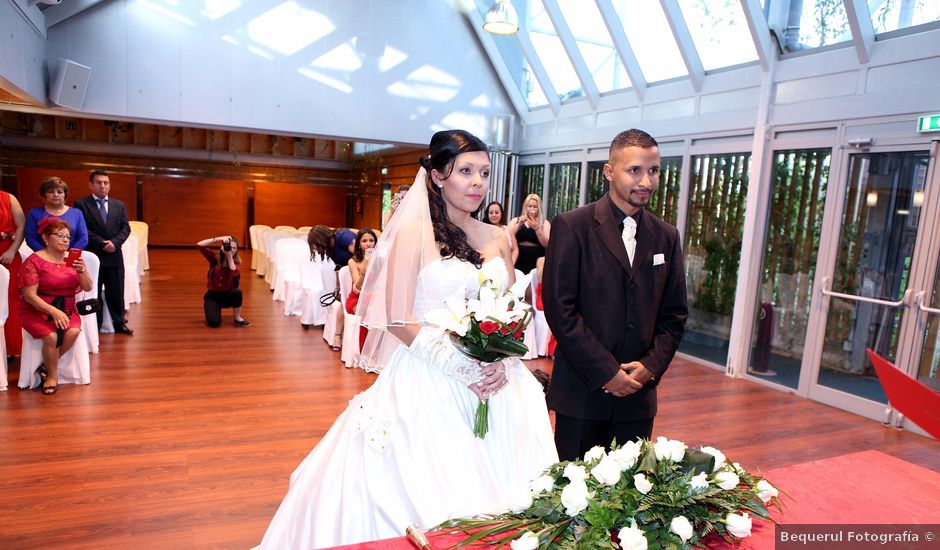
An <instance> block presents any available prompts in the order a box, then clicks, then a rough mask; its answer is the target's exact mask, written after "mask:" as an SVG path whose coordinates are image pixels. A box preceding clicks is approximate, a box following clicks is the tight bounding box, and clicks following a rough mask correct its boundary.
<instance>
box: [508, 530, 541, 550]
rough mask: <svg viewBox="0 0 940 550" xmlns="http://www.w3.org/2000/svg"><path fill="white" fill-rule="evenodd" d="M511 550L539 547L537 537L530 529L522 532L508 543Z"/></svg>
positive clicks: (531, 549)
mask: <svg viewBox="0 0 940 550" xmlns="http://www.w3.org/2000/svg"><path fill="white" fill-rule="evenodd" d="M509 547H510V548H512V550H535V549H536V548H538V547H539V538H538V537H537V536H535V533H533V532H532V531H526V532H524V533H522V536H521V537H519V538H517V539H516V540H514V541H512V542H510V543H509Z"/></svg>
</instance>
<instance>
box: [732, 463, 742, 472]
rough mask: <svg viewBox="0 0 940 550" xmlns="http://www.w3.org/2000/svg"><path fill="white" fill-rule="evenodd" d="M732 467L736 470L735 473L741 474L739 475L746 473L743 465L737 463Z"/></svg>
mask: <svg viewBox="0 0 940 550" xmlns="http://www.w3.org/2000/svg"><path fill="white" fill-rule="evenodd" d="M731 466H732V467H733V468H734V471H735V472H737V473H739V474H743V473H745V471H744V468H742V467H741V465H740V464H738V463H737V462H733V463H732V464H731Z"/></svg>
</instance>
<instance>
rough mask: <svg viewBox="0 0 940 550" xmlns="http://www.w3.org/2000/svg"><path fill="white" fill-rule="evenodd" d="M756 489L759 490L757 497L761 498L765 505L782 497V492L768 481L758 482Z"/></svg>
mask: <svg viewBox="0 0 940 550" xmlns="http://www.w3.org/2000/svg"><path fill="white" fill-rule="evenodd" d="M755 489H757V496H758V497H760V499H761V500H762V501H763V502H764V504H767V503H768V502H770V499H772V498H774V497H776V496H780V491H778V490H777V488H776V487H774V486H773V485H771V484H770V482H769V481H767V480H766V479H762V480H760V481H758V482H757V485H756V486H755Z"/></svg>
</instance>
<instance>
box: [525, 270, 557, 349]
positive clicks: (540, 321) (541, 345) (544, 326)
mask: <svg viewBox="0 0 940 550" xmlns="http://www.w3.org/2000/svg"><path fill="white" fill-rule="evenodd" d="M536 275H537V273H536V270H535V269H533V270H532V284H531V287H530V288H531V292H532V312H533V313H534V314H535V315H534V317H533V318H532V324H531V325H530V326H532V327H534V330H535V350H536V353H538V354H539V355H540V356H545V355H548V343H549V342H551V340H552V329H551V328H549V326H548V321H546V320H545V311H544V310H541V309H538V307H536V305H535V304H536V300H535V289H536V287H537V286H538V282H537V281H536V280H535V277H536Z"/></svg>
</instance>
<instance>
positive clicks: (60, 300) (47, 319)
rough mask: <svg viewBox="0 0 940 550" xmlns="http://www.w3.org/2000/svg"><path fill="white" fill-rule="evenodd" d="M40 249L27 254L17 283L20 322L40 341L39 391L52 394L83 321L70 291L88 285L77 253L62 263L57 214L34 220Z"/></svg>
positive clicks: (65, 239) (64, 247)
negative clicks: (66, 355)
mask: <svg viewBox="0 0 940 550" xmlns="http://www.w3.org/2000/svg"><path fill="white" fill-rule="evenodd" d="M39 234H40V237H41V238H42V240H43V242H44V243H45V244H46V246H45V247H44V248H41V249H40V250H38V251H36V253H35V254H33V255H31V256H29V257H28V258H26V261H24V262H23V266H22V267H21V268H20V273H19V276H18V277H17V281H16V287H17V288H18V289H19V291H20V307H19V310H20V322H21V323H22V324H23V329H25V330H26V332H28V333H29V334H30V336H32V337H33V338H35V339H37V340H42V360H43V362H42V364H40V365H39V368H38V369H37V371H38V372H39V378H40V380H42V393H44V394H46V395H52V394H54V393H55V392H56V386H57V384H58V373H59V358H60V357H62V354H64V353H65V352H67V351H69V350H70V349H72V344H74V343H75V339H76V338H78V335H79V333H80V332H81V327H82V321H81V318H80V317H79V316H78V311H76V309H75V294H77V293H78V291H79V290H84V291H89V290H91V289H92V285H93V283H92V280H91V277H89V276H88V273H87V271H86V269H85V263H84V262H83V261H82V259H81V256H79V257H78V258H77V259H75V260H74V261H73V262H71V263H70V262H67V261H66V257H67V256H68V252H69V242H70V241H71V240H72V234H71V229H70V227H69V224H68V223H66V222H65V221H63V220H60V219H57V218H46V219H44V220H42V221H40V222H39Z"/></svg>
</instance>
